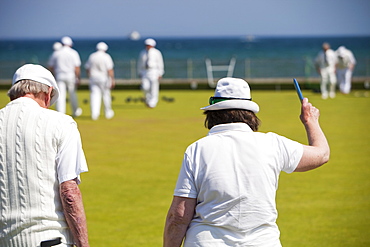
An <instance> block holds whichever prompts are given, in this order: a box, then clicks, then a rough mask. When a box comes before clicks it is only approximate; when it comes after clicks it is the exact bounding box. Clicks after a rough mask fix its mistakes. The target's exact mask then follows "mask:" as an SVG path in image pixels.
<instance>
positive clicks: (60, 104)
mask: <svg viewBox="0 0 370 247" xmlns="http://www.w3.org/2000/svg"><path fill="white" fill-rule="evenodd" d="M57 85H58V88H59V98H58V100H57V102H56V104H55V108H56V110H57V111H58V112H62V113H66V99H67V90H68V94H69V100H70V102H71V107H72V115H76V111H77V109H78V99H77V93H76V80H75V78H69V79H65V80H58V81H57Z"/></svg>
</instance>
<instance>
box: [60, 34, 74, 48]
mask: <svg viewBox="0 0 370 247" xmlns="http://www.w3.org/2000/svg"><path fill="white" fill-rule="evenodd" d="M61 41H62V44H63V45H68V46H72V45H73V41H72V39H71V38H70V37H68V36H64V37H63V38H62V40H61Z"/></svg>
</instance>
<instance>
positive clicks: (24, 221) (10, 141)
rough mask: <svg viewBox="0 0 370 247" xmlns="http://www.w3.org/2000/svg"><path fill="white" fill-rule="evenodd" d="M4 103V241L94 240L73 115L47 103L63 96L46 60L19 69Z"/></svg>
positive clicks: (0, 163)
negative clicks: (86, 209)
mask: <svg viewBox="0 0 370 247" xmlns="http://www.w3.org/2000/svg"><path fill="white" fill-rule="evenodd" d="M8 96H9V98H10V100H11V102H9V103H8V104H7V105H6V106H5V107H4V108H2V109H0V174H1V179H0V181H1V182H0V191H1V203H0V212H2V217H0V225H1V232H2V233H1V237H0V246H9V247H11V246H54V245H58V246H65V247H66V246H72V245H76V246H81V247H83V246H85V247H88V246H89V242H88V234H87V225H86V216H85V212H84V206H83V203H82V197H81V192H80V190H79V187H78V184H79V183H80V182H81V179H80V174H81V173H82V172H87V170H88V168H87V164H86V159H85V155H84V152H83V149H82V143H81V137H80V133H79V131H78V129H77V124H76V122H75V121H74V120H73V118H72V117H70V116H67V115H65V114H63V113H60V112H57V111H54V110H50V109H47V108H49V107H50V106H51V105H52V104H53V103H54V102H56V100H57V99H58V97H59V89H58V86H57V83H56V81H55V79H54V77H53V75H52V74H51V72H50V71H48V70H47V69H45V68H44V67H42V66H41V65H35V64H26V65H24V66H22V67H20V68H19V69H18V70H17V71H16V72H15V74H14V77H13V83H12V87H11V88H10V89H9V91H8Z"/></svg>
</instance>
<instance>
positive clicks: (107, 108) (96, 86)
mask: <svg viewBox="0 0 370 247" xmlns="http://www.w3.org/2000/svg"><path fill="white" fill-rule="evenodd" d="M96 50H97V51H96V52H94V53H92V54H91V55H90V56H89V59H88V60H87V62H86V64H85V69H86V72H87V75H88V77H89V87H90V108H91V118H92V119H93V120H97V119H98V118H99V116H100V108H101V101H102V99H103V103H104V113H105V118H107V119H111V118H112V117H113V116H114V111H113V110H112V97H111V89H113V88H114V85H115V82H114V70H113V67H114V63H113V60H112V57H111V56H110V55H109V54H108V53H106V51H107V50H108V45H107V44H106V43H104V42H99V43H98V44H97V45H96Z"/></svg>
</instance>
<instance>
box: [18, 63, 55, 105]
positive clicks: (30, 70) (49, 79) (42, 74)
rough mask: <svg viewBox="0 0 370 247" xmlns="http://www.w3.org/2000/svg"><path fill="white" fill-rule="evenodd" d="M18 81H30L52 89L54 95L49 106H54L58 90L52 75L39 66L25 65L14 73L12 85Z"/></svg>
mask: <svg viewBox="0 0 370 247" xmlns="http://www.w3.org/2000/svg"><path fill="white" fill-rule="evenodd" d="M20 80H32V81H36V82H39V83H42V84H45V85H47V86H49V87H53V88H54V90H55V91H54V95H53V97H52V98H51V99H50V105H52V104H54V103H55V101H56V100H57V99H58V97H59V88H58V86H57V82H56V81H55V78H54V76H53V74H52V73H51V72H50V71H49V70H47V69H46V68H44V67H43V66H41V65H37V64H25V65H23V66H22V67H20V68H19V69H17V71H16V72H15V73H14V76H13V81H12V85H14V84H16V83H17V82H19V81H20Z"/></svg>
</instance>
